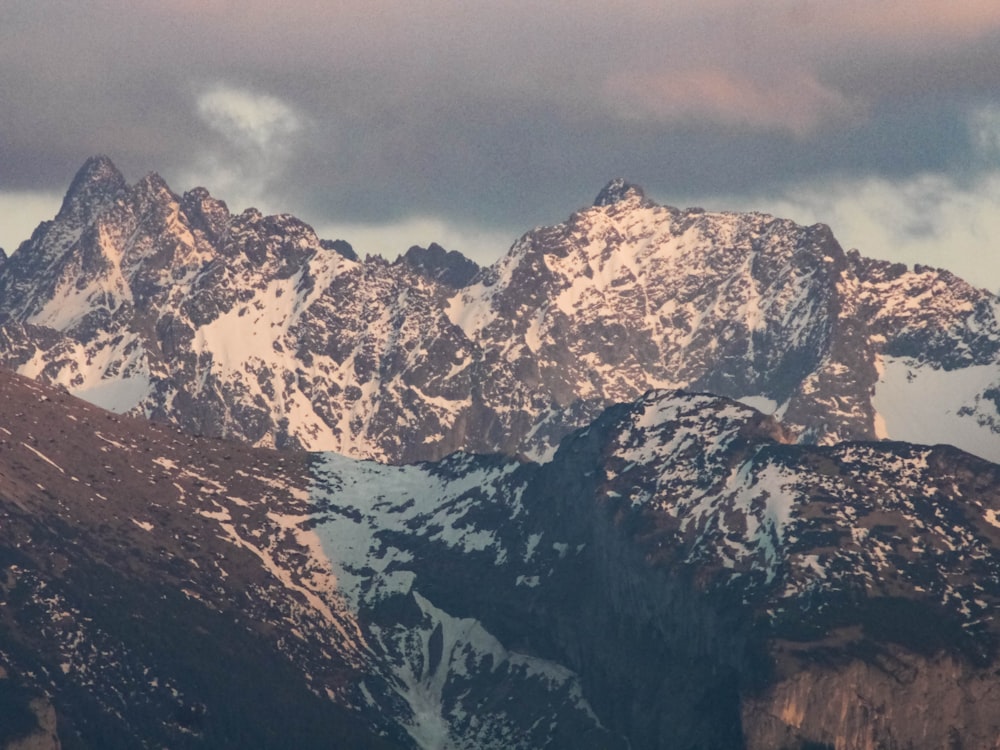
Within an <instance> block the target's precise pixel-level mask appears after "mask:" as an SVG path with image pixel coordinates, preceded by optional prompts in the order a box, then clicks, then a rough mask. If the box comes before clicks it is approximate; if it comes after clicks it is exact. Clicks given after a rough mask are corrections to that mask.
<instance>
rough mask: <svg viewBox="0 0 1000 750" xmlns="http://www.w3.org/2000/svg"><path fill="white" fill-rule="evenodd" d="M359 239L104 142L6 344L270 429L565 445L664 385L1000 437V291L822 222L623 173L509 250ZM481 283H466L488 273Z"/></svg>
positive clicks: (149, 398) (796, 416)
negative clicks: (691, 202) (475, 259)
mask: <svg viewBox="0 0 1000 750" xmlns="http://www.w3.org/2000/svg"><path fill="white" fill-rule="evenodd" d="M419 250H420V249H419V248H417V249H414V250H412V251H411V252H408V253H407V254H406V255H405V256H403V257H401V258H399V259H398V260H397V261H395V262H392V263H390V262H387V261H385V260H383V259H381V258H378V257H375V258H371V257H370V258H366V259H364V260H359V259H357V257H356V256H355V255H354V253H353V252H352V251H350V248H349V247H347V246H346V243H343V242H339V243H330V242H326V241H321V240H320V239H319V238H318V237H317V236H316V235H315V233H314V232H313V231H312V230H311V229H310V228H309V227H308V226H306V225H305V224H303V223H302V222H300V221H298V220H296V219H295V218H293V217H291V216H285V215H283V216H270V217H265V216H262V215H260V214H259V213H258V212H256V211H254V210H253V209H248V210H247V211H244V212H243V213H242V214H238V215H234V214H231V213H230V212H229V210H228V209H227V208H226V206H225V204H224V203H222V202H221V201H218V200H216V199H214V198H212V197H211V196H210V195H209V194H208V193H207V192H206V191H205V190H203V189H196V190H193V191H191V192H189V193H186V194H185V195H183V196H177V195H175V194H174V193H172V192H171V191H170V189H169V188H168V187H167V185H166V184H165V183H164V182H163V181H162V180H161V179H160V178H159V177H157V176H156V175H150V176H148V177H146V178H144V179H143V180H141V181H140V182H139V183H138V184H136V185H134V186H129V185H127V184H126V183H125V181H124V179H123V178H122V176H121V174H120V173H119V172H118V171H117V170H116V169H115V167H114V165H113V164H111V162H110V161H108V160H107V159H105V158H96V159H92V160H90V161H88V162H87V164H85V165H84V167H83V168H82V169H81V171H80V172H79V174H78V175H77V176H76V178H75V179H74V181H73V184H72V185H71V187H70V190H69V192H68V194H67V196H66V199H65V201H64V205H63V207H62V209H61V210H60V212H59V214H58V215H57V216H56V217H55V219H54V220H53V221H51V222H45V223H43V224H42V225H41V226H40V227H39V228H38V229H37V230H36V232H35V233H34V235H33V237H32V238H31V240H29V241H28V242H27V243H25V244H23V245H22V246H21V247H20V248H19V249H18V250H17V252H15V253H13V254H12V255H11V257H10V259H8V260H7V261H5V262H4V264H3V266H2V267H0V321H2V325H0V357H2V360H3V362H4V363H6V365H7V366H9V367H12V368H14V369H16V370H17V371H18V372H21V373H23V374H26V375H29V376H31V377H38V378H42V379H44V380H46V381H48V382H53V383H59V384H62V385H64V386H66V387H67V388H69V389H70V390H71V391H72V392H74V393H77V394H79V395H81V396H83V397H85V398H88V399H90V400H92V401H93V402H95V403H98V404H101V405H103V406H106V407H109V408H112V409H114V410H116V411H120V412H126V411H128V412H133V413H137V414H144V415H146V416H150V417H153V418H155V419H160V420H168V421H171V422H173V423H175V424H177V425H179V426H181V427H183V428H184V429H186V430H189V431H192V432H196V433H200V434H209V435H227V436H231V437H234V438H237V439H241V440H244V441H247V442H249V443H251V444H254V445H260V446H278V447H282V446H299V447H305V448H309V449H315V450H331V451H336V452H339V453H343V454H345V455H351V456H357V457H370V458H377V459H380V460H384V461H390V462H407V461H413V460H422V459H428V458H437V457H440V456H443V455H447V454H448V453H450V452H452V451H454V450H458V449H464V450H469V451H476V452H489V451H493V450H501V451H504V452H507V453H510V454H516V453H524V454H527V455H532V456H536V457H541V456H547V455H551V453H552V451H553V450H554V449H555V446H556V445H557V444H558V440H559V438H561V437H562V436H563V435H565V434H566V433H567V431H569V430H570V429H572V428H573V427H577V426H582V425H584V424H586V423H588V422H589V421H590V420H591V419H593V418H595V417H596V416H597V414H599V413H600V411H601V410H602V409H603V408H604V407H606V406H607V405H608V404H611V403H616V402H621V401H628V400H631V399H634V398H636V397H638V396H640V395H641V394H642V393H644V392H646V391H647V390H649V389H650V388H675V387H683V388H689V389H693V390H704V391H709V392H713V393H718V394H720V395H726V396H730V397H733V398H738V399H745V400H747V402H748V403H753V404H755V405H767V406H768V408H769V409H770V410H773V411H774V412H775V413H776V414H777V415H778V416H779V417H781V419H782V420H783V422H785V423H786V424H787V425H788V426H789V427H790V428H792V429H793V430H794V431H795V432H796V434H797V436H798V438H797V439H798V440H800V441H802V442H815V443H835V442H838V441H840V440H844V439H860V438H864V439H874V438H879V437H887V438H891V439H913V440H920V441H922V442H928V443H937V442H947V443H953V444H955V445H958V446H960V447H962V448H964V449H966V450H970V451H973V452H975V453H977V454H979V455H982V456H985V457H987V458H990V459H992V460H1000V416H998V408H1000V407H998V404H1000V398H998V397H997V392H998V390H1000V369H998V368H997V358H998V356H1000V354H998V352H1000V324H998V311H1000V302H998V300H997V298H996V297H995V296H993V295H991V294H990V293H988V292H986V291H983V290H979V289H975V288H973V287H971V286H969V285H968V284H966V283H965V282H963V281H962V280H960V279H958V278H956V277H954V276H952V275H951V274H949V273H947V272H945V271H939V270H935V269H928V268H920V267H918V268H916V269H913V270H910V269H907V268H905V267H903V266H899V265H891V264H888V263H883V262H879V261H873V260H869V259H866V258H863V257H861V256H860V255H859V254H858V253H857V252H854V251H852V252H850V253H845V252H844V251H843V250H842V249H841V247H840V246H839V245H838V244H837V242H836V240H835V239H834V237H833V235H832V233H831V232H830V230H829V229H828V228H827V227H825V226H823V225H815V226H812V227H802V226H799V225H796V224H794V223H793V222H790V221H787V220H783V219H778V218H775V217H772V216H766V215H762V214H731V213H709V212H705V211H702V210H700V209H685V210H679V209H675V208H670V207H667V206H659V205H656V204H655V203H653V202H652V201H650V200H648V199H647V198H645V197H644V196H643V194H642V192H641V190H639V189H638V188H636V187H634V186H631V185H628V184H626V183H624V182H622V181H615V182H612V183H611V184H609V185H608V186H607V187H606V188H605V189H604V190H603V191H601V194H600V195H599V196H598V199H597V201H596V202H595V205H594V206H591V207H589V208H586V209H584V210H582V211H579V212H577V213H575V214H573V215H572V216H571V217H570V218H569V219H568V220H567V221H566V222H564V223H562V224H558V225H555V226H551V227H542V228H539V229H536V230H533V231H531V232H529V233H527V234H526V235H525V236H524V237H522V238H521V239H520V240H518V241H517V242H516V243H515V244H514V245H513V247H512V248H511V250H510V252H509V253H508V254H507V255H506V256H505V257H503V258H501V259H500V260H499V261H497V262H496V263H495V264H494V265H493V266H492V267H490V268H487V269H483V270H481V271H480V272H479V273H478V274H475V275H472V274H473V272H474V271H475V268H474V266H470V265H469V264H468V263H465V264H463V263H462V262H461V259H460V258H457V256H452V257H449V254H447V253H445V252H444V251H443V250H442V249H441V248H438V247H436V246H435V247H432V248H431V249H428V250H426V251H423V252H422V253H421V252H419ZM463 284H464V286H463Z"/></svg>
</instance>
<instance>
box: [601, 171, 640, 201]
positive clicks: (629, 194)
mask: <svg viewBox="0 0 1000 750" xmlns="http://www.w3.org/2000/svg"><path fill="white" fill-rule="evenodd" d="M628 200H637V201H640V202H643V201H645V200H646V193H645V192H644V191H643V189H642V188H641V187H639V186H638V185H633V184H632V183H630V182H626V181H625V179H624V178H622V177H616V178H615V179H613V180H611V182H609V183H608V184H607V185H605V186H604V188H603V189H602V190H601V192H599V193H598V194H597V198H595V199H594V205H595V206H613V205H614V204H616V203H621V202H624V201H628Z"/></svg>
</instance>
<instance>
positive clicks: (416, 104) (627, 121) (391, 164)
mask: <svg viewBox="0 0 1000 750" xmlns="http://www.w3.org/2000/svg"><path fill="white" fill-rule="evenodd" d="M998 70H1000V3H998V2H996V0H949V2H945V1H944V0H906V1H905V2H902V1H896V0H835V1H832V0H758V1H757V2H753V3H748V2H745V1H743V0H658V1H657V2H653V1H652V0H574V2H572V3H570V2H565V3H554V2H553V3H545V2H537V1H536V2H527V1H526V0H492V1H491V2H489V3H475V2H468V0H463V1H462V2H459V1H458V0H411V1H410V2H409V3H399V2H388V1H385V0H364V2H359V1H357V0H343V1H341V2H337V1H336V0H326V1H323V0H285V2H284V3H282V4H280V6H279V4H278V3H274V2H273V0H268V2H262V1H259V0H240V2H235V1H231V0H174V1H173V2H170V3H164V2H159V0H156V1H154V0H86V1H85V2H71V1H70V0H31V1H30V2H29V1H28V0H0V246H2V247H4V248H6V249H7V250H8V252H10V251H12V250H13V249H14V248H15V247H16V246H17V244H18V242H19V241H20V240H22V239H25V238H26V237H27V236H28V235H29V234H30V232H31V229H32V228H33V227H34V226H35V225H36V224H37V223H38V222H39V221H41V220H42V219H46V218H51V216H52V215H53V214H54V213H55V211H56V210H57V209H58V204H59V200H60V198H61V196H62V194H63V193H64V192H65V189H66V187H67V186H68V185H69V182H70V180H71V178H72V176H73V174H74V173H75V171H76V170H77V169H78V168H79V166H80V165H81V164H82V163H83V161H84V160H85V159H86V158H87V157H88V156H90V155H93V154H98V153H102V154H107V155H108V156H110V157H111V158H112V159H113V160H114V161H115V163H116V164H117V165H118V166H119V168H120V169H121V170H122V171H123V172H124V173H125V176H126V178H128V179H129V180H130V181H135V180H137V179H139V178H140V177H142V175H144V174H145V173H147V172H150V171H156V172H159V173H160V174H161V175H163V176H164V177H165V178H166V179H167V181H168V183H170V185H171V186H172V187H173V189H174V190H175V191H176V192H183V191H184V190H188V189H190V188H192V187H194V186H196V185H204V186H205V187H207V188H209V190H210V191H211V192H212V193H213V195H215V196H217V197H220V198H222V199H224V200H226V201H227V203H228V204H229V205H230V208H231V209H234V210H241V209H243V208H245V207H246V206H248V205H255V206H258V207H259V208H261V209H262V210H264V211H267V212H279V211H280V212H290V213H294V214H296V215H298V216H300V217H301V218H303V219H305V220H306V221H308V222H309V223H311V224H312V225H313V226H314V227H316V229H317V231H319V232H320V234H321V235H322V236H325V237H330V238H333V237H342V238H344V239H347V240H348V241H350V242H351V243H352V244H354V246H355V247H356V248H357V249H358V250H359V251H360V252H362V253H364V252H372V253H381V254H383V255H386V256H388V257H395V255H396V254H397V253H399V252H402V251H404V250H405V249H406V248H407V247H408V246H409V245H411V244H424V245H426V244H427V243H429V242H431V241H438V242H441V243H442V244H444V245H445V246H446V247H449V248H453V249H458V250H462V251H463V252H466V253H467V254H469V255H471V256H472V257H475V258H476V259H477V260H479V261H480V262H489V261H491V260H493V259H495V258H496V257H498V256H499V255H500V254H501V253H503V252H504V251H505V250H506V249H507V247H508V246H509V245H510V243H511V242H512V241H513V240H514V239H516V238H517V237H518V236H519V235H520V234H522V233H523V232H524V231H526V230H528V229H530V228H531V227H533V226H535V225H538V224H543V223H556V222H558V221H561V220H563V219H564V218H565V217H566V216H567V215H568V214H569V213H570V212H572V211H573V210H575V209H577V208H579V207H581V206H583V205H586V204H588V203H589V202H591V201H592V200H593V197H594V196H595V195H596V193H597V192H598V191H599V190H600V188H601V187H602V186H603V185H604V184H605V183H606V182H607V181H608V180H609V179H611V178H613V177H616V176H623V177H625V178H627V179H629V180H630V181H632V182H635V183H638V184H640V185H642V186H643V187H644V188H645V189H646V192H647V194H649V195H650V196H651V197H653V198H655V199H657V200H659V201H661V202H666V203H670V204H672V205H678V206H681V207H683V206H689V205H700V206H704V207H705V208H710V209H738V210H744V209H758V210H764V211H769V212H772V213H776V214H779V215H783V216H788V217H790V218H793V219H796V220H798V221H801V222H804V223H812V222H814V221H823V222H826V223H828V224H830V225H831V226H832V227H833V229H834V232H835V234H836V235H837V236H838V237H839V238H840V240H841V242H842V244H844V245H845V247H858V248H859V249H861V250H862V252H864V253H865V254H866V255H871V256H874V257H881V258H890V259H894V260H896V259H900V260H905V261H907V262H910V263H913V262H925V263H930V264H933V265H939V266H944V267H948V268H952V269H953V270H955V271H957V272H958V273H960V274H961V275H963V276H966V277H967V278H969V279H970V280H972V281H974V282H975V283H977V284H979V285H981V286H987V287H990V288H993V289H1000V242H998V238H1000V75H998V74H997V71H998Z"/></svg>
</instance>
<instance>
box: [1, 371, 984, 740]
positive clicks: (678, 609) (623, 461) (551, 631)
mask: <svg viewBox="0 0 1000 750" xmlns="http://www.w3.org/2000/svg"><path fill="white" fill-rule="evenodd" d="M2 404H6V406H3V408H2V409H0V414H3V415H4V416H3V421H2V422H0V513H2V520H3V523H2V524H0V556H2V557H3V560H4V568H3V570H4V578H3V580H2V581H0V585H2V590H3V594H4V602H5V606H4V607H3V608H0V623H2V626H3V627H2V629H0V660H2V661H0V664H2V666H3V668H4V670H5V671H6V673H7V675H8V680H13V681H15V684H16V685H17V686H18V690H19V691H20V692H19V693H18V695H21V696H27V697H30V696H34V695H39V694H42V693H44V694H46V695H48V696H50V698H49V701H50V705H51V707H52V708H54V710H55V712H56V715H57V716H58V722H59V723H58V732H59V736H60V738H61V740H62V742H63V744H64V745H65V746H72V747H113V746H115V741H116V738H121V737H130V738H138V739H137V742H141V743H143V744H149V745H158V746H171V747H175V746H182V747H212V748H228V747H245V746H247V745H248V744H252V745H253V746H254V747H263V748H267V747H275V748H277V747H289V746H295V747H301V748H311V747H317V748H318V747H329V746H330V743H331V738H335V740H336V741H337V742H339V743H340V744H341V745H342V746H346V747H375V748H377V747H400V748H440V747H462V748H497V749H499V748H526V749H527V748H537V747H582V748H628V747H631V748H658V747H662V748H672V747H704V748H738V747H747V748H770V747H797V748H812V747H824V746H826V747H837V748H867V747H871V748H875V747H907V746H913V747H948V746H958V747H990V746H993V744H995V742H996V740H997V738H998V737H1000V718H998V717H1000V712H998V711H997V709H998V705H997V701H998V696H1000V680H998V676H997V675H998V670H1000V663H998V661H1000V660H998V655H997V644H998V642H1000V641H998V636H1000V633H998V625H997V621H996V619H995V617H994V613H995V612H996V609H997V606H998V602H1000V555H998V551H1000V549H998V548H1000V520H998V519H1000V467H998V466H997V465H995V464H992V463H989V462H986V461H983V460H981V459H977V458H975V457H973V456H970V455H968V454H965V453H962V452H961V451H958V450H956V449H953V448H949V447H936V448H926V447H918V446H912V445H908V444H903V443H888V442H886V443H879V444H872V443H845V444H842V445H837V446H830V447H816V446H803V445H799V444H795V443H793V442H791V440H792V433H791V432H790V431H788V430H787V428H785V427H783V426H782V425H781V424H779V423H778V422H776V421H775V420H774V419H773V418H772V417H769V416H766V415H763V414H761V413H759V412H757V411H755V410H754V409H752V408H750V407H747V406H745V405H742V404H740V403H737V402H734V401H731V400H728V399H725V398H721V397H717V396H712V395H706V394H690V393H682V392H674V391H658V392H651V393H649V394H647V395H646V396H644V397H642V398H640V399H637V400H636V401H633V402H631V403H627V404H622V405H618V406H615V407H613V408H611V409H609V410H606V411H605V412H604V413H602V415H601V416H600V417H599V418H598V419H597V420H595V421H594V422H593V423H592V424H591V425H589V426H588V427H587V428H585V429H582V430H579V431H576V432H574V433H572V434H570V435H569V436H567V438H566V439H565V440H564V441H563V442H562V444H561V446H560V448H559V450H558V451H557V452H556V453H555V455H554V456H553V458H552V459H551V460H550V461H547V462H545V463H535V462H528V461H523V460H517V459H514V458H509V457H504V456H472V455H467V454H455V455H453V456H450V457H448V458H446V459H444V460H442V461H439V462H435V463H425V464H419V465H411V466H388V465H383V464H377V463H373V462H366V461H357V460H354V459H350V458H347V457H344V456H339V455H337V454H332V453H318V454H306V453H301V452H296V451H285V452H280V453H279V452H275V451H271V450H266V449H252V448H249V447H247V446H244V445H240V444H237V443H230V442H225V441H219V440H209V439H204V438H201V439H199V438H193V437H190V436H186V435H185V434H183V433H181V432H177V431H175V430H173V429H170V428H166V427H163V426H156V425H149V424H148V423H146V422H144V421H142V420H137V419H130V418H127V417H119V416H116V415H113V414H110V413H107V412H102V411H101V410H99V409H97V408H96V407H93V406H91V405H88V404H85V403H83V402H80V401H78V400H76V399H74V398H72V397H70V396H68V395H67V394H65V393H64V392H60V391H57V390H54V389H51V388H48V387H44V386H42V385H40V384H37V383H34V382H31V381H27V380H25V379H23V378H19V377H16V376H13V375H10V374H9V373H4V372H0V405H2ZM209 655H210V658H209ZM5 681H7V680H0V687H2V683H3V682H5ZM126 696H127V699H126ZM276 717H280V719H276Z"/></svg>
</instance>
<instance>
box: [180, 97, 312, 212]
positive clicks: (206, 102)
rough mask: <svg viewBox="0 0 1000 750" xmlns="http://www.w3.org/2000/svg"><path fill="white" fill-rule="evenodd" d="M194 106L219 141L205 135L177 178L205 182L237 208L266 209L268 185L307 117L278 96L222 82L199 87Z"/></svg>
mask: <svg viewBox="0 0 1000 750" xmlns="http://www.w3.org/2000/svg"><path fill="white" fill-rule="evenodd" d="M194 109H195V113H196V114H197V116H198V118H199V119H200V120H201V121H202V123H204V125H206V126H207V127H208V128H209V130H210V131H211V132H212V133H214V134H215V135H216V136H219V137H221V142H219V141H217V142H215V143H212V142H211V139H210V138H206V139H205V140H204V141H203V143H202V146H201V148H200V149H199V150H198V151H197V154H196V157H195V158H194V159H193V160H191V162H190V163H189V164H188V166H187V167H186V168H184V169H180V170H178V172H179V175H178V179H177V182H178V183H179V184H183V185H190V186H194V185H202V186H204V187H207V188H208V189H209V190H210V191H211V192H212V194H213V195H217V196H219V197H220V198H222V199H223V200H225V201H226V202H227V203H228V204H229V205H230V206H231V207H233V208H235V209H236V210H239V209H240V208H242V207H246V206H251V205H252V206H255V207H257V208H260V209H261V210H262V211H265V212H267V211H269V210H270V209H271V206H270V205H269V204H271V203H273V198H272V196H271V195H270V190H269V187H270V186H271V185H272V184H275V183H276V182H277V181H278V178H280V176H281V175H282V174H283V173H284V171H285V168H286V167H287V165H288V163H289V160H290V159H291V157H292V155H293V154H294V152H295V148H296V146H297V144H298V140H299V138H300V137H301V136H302V134H303V132H304V131H305V130H306V128H307V127H308V126H309V123H310V121H309V118H307V117H306V116H305V115H303V114H302V113H300V112H299V111H298V110H297V109H295V108H294V107H292V106H291V105H290V104H288V103H287V102H285V101H283V100H281V99H279V98H278V97H275V96H271V95H269V94H264V93H259V92H256V91H251V90H249V89H245V88H240V87H236V86H230V85H228V84H224V83H215V84H212V85H211V86H207V87H205V88H203V89H201V90H199V91H198V92H197V93H196V95H195V101H194Z"/></svg>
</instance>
